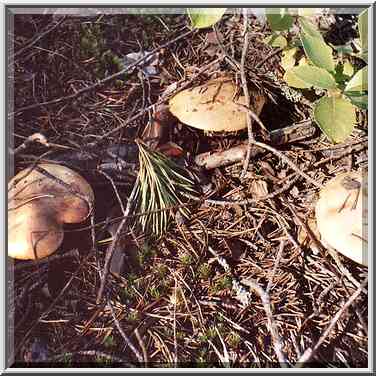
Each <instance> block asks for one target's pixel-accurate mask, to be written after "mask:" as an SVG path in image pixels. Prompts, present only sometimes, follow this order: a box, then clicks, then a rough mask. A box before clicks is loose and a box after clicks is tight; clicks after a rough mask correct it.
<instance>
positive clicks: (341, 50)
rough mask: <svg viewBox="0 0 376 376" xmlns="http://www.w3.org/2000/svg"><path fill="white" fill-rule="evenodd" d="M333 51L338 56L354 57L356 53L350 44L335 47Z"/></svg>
mask: <svg viewBox="0 0 376 376" xmlns="http://www.w3.org/2000/svg"><path fill="white" fill-rule="evenodd" d="M333 49H334V50H336V51H337V52H338V54H348V55H352V54H353V53H354V50H353V48H352V46H351V45H349V44H344V45H341V46H333Z"/></svg>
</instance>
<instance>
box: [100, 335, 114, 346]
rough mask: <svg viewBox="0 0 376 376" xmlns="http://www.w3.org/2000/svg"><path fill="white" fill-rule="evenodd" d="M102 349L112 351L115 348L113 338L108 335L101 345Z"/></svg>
mask: <svg viewBox="0 0 376 376" xmlns="http://www.w3.org/2000/svg"><path fill="white" fill-rule="evenodd" d="M103 345H104V347H105V348H106V349H112V348H114V347H115V346H116V341H115V338H114V337H113V336H112V335H109V336H107V337H106V339H105V340H104V343H103Z"/></svg>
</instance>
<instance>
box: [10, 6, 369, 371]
mask: <svg viewBox="0 0 376 376" xmlns="http://www.w3.org/2000/svg"><path fill="white" fill-rule="evenodd" d="M54 22H57V21H56V20H54V19H53V18H52V17H51V16H40V15H33V16H31V15H29V16H27V15H17V16H16V17H15V29H14V34H13V35H12V38H13V40H14V45H15V51H17V50H19V49H21V48H23V46H25V45H27V44H28V41H30V40H31V38H34V37H35V36H36V35H39V34H41V33H42V32H43V31H44V30H47V29H49V27H51V26H52V25H53V24H54ZM186 24H187V18H186V17H185V16H160V17H159V18H158V17H154V16H130V15H119V16H114V15H113V16H98V17H92V18H78V17H66V19H64V20H63V22H61V23H60V24H59V25H58V26H57V27H55V28H54V29H53V30H51V31H49V33H48V34H47V35H45V36H43V37H42V38H41V39H40V40H39V41H38V42H37V43H35V44H34V45H32V46H30V47H29V48H26V49H25V50H24V51H22V52H21V53H19V54H18V55H16V56H15V62H14V87H15V103H14V110H15V111H17V110H18V109H19V108H21V107H23V106H28V105H30V104H33V103H38V102H44V101H47V100H51V99H55V98H60V97H64V96H66V95H70V94H73V93H75V91H77V90H80V89H82V88H84V87H86V86H90V85H93V84H94V83H95V82H96V81H97V80H98V79H101V78H103V77H104V76H106V75H109V74H111V73H114V72H116V71H117V70H118V66H117V65H116V64H117V63H116V58H115V59H114V58H113V56H123V55H126V54H128V53H131V52H137V51H139V49H140V48H142V49H144V50H151V49H153V48H156V47H158V46H160V45H162V44H163V43H165V42H166V41H168V40H172V39H173V38H175V37H177V36H178V35H180V34H182V33H183V32H186V31H187V28H186ZM93 25H96V26H95V27H94V26H93ZM84 28H85V30H86V31H85V30H84ZM250 28H251V30H252V33H251V35H250V40H249V48H248V56H247V59H246V64H245V67H244V68H245V70H246V72H247V78H248V80H249V82H253V83H254V84H256V85H258V86H260V87H263V88H264V89H265V91H266V93H267V95H269V97H273V98H274V99H275V100H276V104H272V103H270V104H269V105H268V106H267V107H266V108H265V111H264V112H263V115H262V121H263V123H264V124H265V125H266V126H268V127H271V128H274V129H275V128H281V127H282V126H284V125H287V124H291V123H292V122H294V121H300V120H304V119H307V118H308V117H309V111H308V108H307V107H306V106H305V105H304V104H301V103H298V104H292V103H290V102H288V101H287V100H286V99H284V97H283V96H282V95H281V94H280V90H279V88H278V87H277V86H276V85H275V83H274V82H273V81H270V80H269V79H268V78H267V77H266V75H265V73H267V72H270V71H272V72H273V73H274V74H275V75H276V76H277V77H278V76H280V73H281V68H280V66H279V59H280V58H279V56H278V55H274V56H272V57H271V58H270V59H268V60H267V61H265V62H264V63H263V64H262V66H260V67H258V68H257V70H255V69H254V67H255V66H256V65H257V64H258V63H260V62H261V61H263V60H264V58H265V56H266V55H268V54H270V53H271V52H272V50H271V49H270V48H269V47H267V46H266V45H264V44H263V43H262V39H263V38H264V37H265V35H266V33H267V30H266V29H265V28H263V27H262V26H260V25H259V24H258V23H257V22H256V20H255V19H252V20H251V23H250ZM87 30H90V33H91V34H90V35H91V38H93V40H94V42H93V43H92V44H93V45H91V46H89V47H87V48H86V49H84V48H83V38H84V37H86V39H88V37H87V33H88V31H87ZM218 31H219V33H220V35H221V36H222V45H223V46H222V47H218V46H217V44H216V40H215V33H213V32H211V30H210V29H209V30H206V31H201V32H199V33H196V34H194V35H192V37H189V38H186V39H184V40H181V41H179V42H178V43H175V44H172V45H170V46H169V47H168V48H165V49H163V50H161V51H159V53H158V59H159V66H158V70H159V74H158V75H156V76H152V77H149V78H148V77H145V76H142V74H141V73H139V74H137V72H133V73H129V74H126V75H125V76H124V78H121V79H117V80H115V81H111V82H109V83H107V84H106V85H104V86H103V87H100V88H97V89H96V90H93V91H90V92H88V93H86V94H85V95H83V96H82V97H80V98H77V99H76V100H75V101H73V102H66V103H61V104H60V103H59V104H57V105H52V106H45V107H38V108H35V109H33V110H30V111H25V112H23V113H21V114H18V115H17V116H15V117H14V130H13V131H12V132H11V136H12V137H13V138H14V144H15V145H14V147H17V146H19V145H20V144H22V142H23V141H24V140H25V139H26V138H27V137H29V136H30V135H31V134H33V133H35V132H41V133H42V134H43V135H45V137H46V138H47V139H48V142H49V148H46V147H45V146H43V145H31V146H29V147H28V148H26V149H25V150H23V151H22V153H21V152H20V153H18V154H17V155H16V156H15V170H16V171H18V170H19V169H21V168H23V167H24V166H25V164H29V163H30V161H34V160H35V159H39V158H53V156H54V155H56V154H57V153H58V152H62V151H64V152H68V154H70V155H73V156H74V158H75V157H77V161H78V159H79V157H80V156H82V153H83V152H84V151H86V152H90V153H92V154H93V155H94V156H95V158H103V152H102V150H103V151H104V150H105V149H106V147H107V146H109V145H113V144H117V143H119V142H126V143H132V142H133V141H134V140H135V139H136V138H138V137H140V136H141V135H142V132H143V130H144V128H145V126H146V124H147V122H148V120H149V119H150V117H151V116H152V115H153V114H152V112H150V111H148V110H145V109H148V108H150V106H151V105H153V104H154V103H157V102H159V101H160V95H161V94H162V93H163V92H164V91H165V89H166V88H167V87H168V86H169V85H171V84H174V83H176V82H177V83H178V86H182V85H187V86H188V85H191V84H198V83H200V82H204V81H205V80H206V79H207V78H209V77H212V76H214V75H218V74H222V73H224V72H232V73H235V72H234V70H233V66H232V65H231V62H230V61H229V59H226V57H225V56H224V55H223V54H222V50H221V48H223V47H224V48H225V49H226V51H227V54H229V55H230V56H231V58H234V59H235V60H237V61H240V57H241V53H242V43H243V35H242V16H241V12H239V14H235V15H234V16H231V17H229V16H228V17H226V18H225V20H224V21H222V22H221V23H220V24H219V26H218ZM93 35H94V36H93ZM89 39H90V38H89ZM94 45H95V46H94ZM106 51H111V53H112V55H113V56H112V55H111V53H108V52H107V56H110V57H109V58H108V59H107V60H105V59H103V54H104V53H105V52H106ZM111 56H112V58H111ZM215 60H217V63H213V64H211V63H212V62H213V61H215ZM209 64H211V65H209ZM207 65H209V67H208V68H207V69H206V70H202V67H204V66H207ZM137 114H140V115H139V116H138V118H137V119H136V120H134V121H131V122H129V119H131V118H132V117H134V116H135V115H137ZM122 125H124V126H123V127H121V128H120V130H118V131H116V132H112V131H113V130H114V129H117V128H119V127H120V126H122ZM253 132H254V136H255V138H256V139H257V138H258V137H260V135H259V134H258V133H257V128H255V129H254V130H253ZM109 133H110V134H109ZM104 134H109V135H108V136H106V137H105V138H103V135H104ZM163 137H165V138H167V139H168V140H169V141H172V142H174V143H176V144H178V145H179V146H181V147H182V148H183V149H184V151H185V152H187V153H189V154H190V155H191V156H192V155H193V156H194V155H196V154H197V153H199V152H203V151H207V150H221V149H224V148H229V147H230V146H232V145H236V144H237V143H238V142H239V140H240V139H241V140H244V139H246V137H247V134H246V132H241V133H240V134H238V135H229V136H227V135H226V136H222V135H219V136H214V135H212V136H210V135H204V134H203V133H202V132H200V131H196V130H193V129H188V127H185V126H181V125H174V124H172V126H171V127H170V128H168V129H164V136H163ZM355 141H356V142H359V143H358V145H361V146H363V148H360V147H355V146H353V147H351V146H344V145H341V148H340V149H338V148H337V149H336V148H333V146H332V145H330V144H328V143H326V142H325V141H324V140H323V139H322V138H321V137H320V134H316V135H315V136H314V137H312V138H310V139H309V140H305V141H302V142H300V143H296V144H292V145H284V146H282V147H281V148H280V149H279V150H280V151H281V152H283V153H284V155H286V156H287V157H289V158H290V160H292V161H293V162H294V163H295V164H296V165H297V166H298V167H299V168H300V169H301V170H303V171H305V172H306V173H307V174H309V175H310V176H311V178H313V179H314V180H315V181H316V182H317V183H319V184H321V183H323V182H325V181H326V180H327V178H329V177H331V176H333V175H334V174H336V173H337V172H339V171H340V170H343V169H348V168H349V167H352V168H359V167H360V166H362V167H364V166H367V160H366V154H365V151H366V148H367V122H366V120H364V119H363V120H362V119H361V120H360V123H359V126H358V128H357V131H356V132H354V134H353V136H352V137H351V139H350V141H349V143H348V144H349V145H350V144H351V143H352V142H355ZM93 142H95V143H96V145H95V148H94V149H90V150H89V151H88V150H87V149H85V147H86V146H87V145H88V144H90V143H93ZM46 151H47V152H48V153H47V154H45V153H46ZM80 153H81V154H80ZM74 158H73V163H75V162H74ZM93 158H94V157H93ZM325 158H327V159H325ZM98 160H99V159H98ZM188 161H189V159H188ZM131 162H132V161H131ZM180 162H181V161H180ZM180 162H179V163H180ZM133 163H136V166H137V161H134V160H133ZM77 164H78V165H79V170H80V171H81V172H82V173H83V174H84V175H85V176H87V177H88V178H89V179H90V181H91V182H92V184H93V187H94V189H95V192H96V213H95V217H94V218H92V222H93V223H94V224H95V227H93V228H91V231H90V230H88V229H90V227H91V226H90V223H89V222H88V223H86V224H82V225H80V226H76V227H69V228H67V233H66V237H65V241H64V244H63V247H62V249H60V250H59V253H58V255H59V256H61V257H59V256H58V257H56V258H55V259H52V260H51V261H49V262H48V263H29V264H28V265H29V266H27V267H20V266H19V265H21V263H16V265H17V269H16V271H15V283H14V290H13V291H12V294H13V297H14V299H11V302H13V304H14V309H15V332H14V336H15V348H16V353H15V356H16V365H22V364H23V363H22V362H24V361H25V359H27V356H26V355H25V354H27V353H28V351H30V346H31V345H32V344H33V343H34V342H35V340H36V338H39V339H40V340H41V341H43V342H44V343H45V344H47V346H48V353H47V360H48V362H49V363H48V364H50V365H51V364H53V365H55V366H63V367H64V366H70V365H74V366H77V367H79V366H85V365H88V364H89V365H90V366H93V367H95V366H96V367H103V366H116V367H119V366H127V365H134V366H149V367H175V366H178V367H182V366H191V367H215V366H219V367H222V366H230V367H250V368H255V367H280V366H281V364H280V363H279V362H280V361H281V358H280V357H278V348H279V346H280V352H281V354H282V355H283V356H284V358H285V360H286V364H282V365H287V366H295V365H299V361H301V360H302V359H301V357H302V356H303V354H304V352H305V351H306V350H307V349H310V348H313V347H314V346H315V344H316V343H317V342H318V341H319V339H320V336H322V335H323V334H324V333H325V330H326V329H327V328H328V326H329V325H330V324H331V323H333V324H335V325H333V327H332V328H331V330H330V331H329V333H327V335H326V337H325V338H323V342H322V344H321V345H320V346H319V348H318V349H316V350H315V354H313V356H312V358H310V359H309V360H308V361H306V362H305V363H304V366H307V367H309V366H318V367H347V366H353V367H366V366H367V361H368V350H367V349H368V334H367V293H366V291H365V290H364V289H363V290H359V285H360V284H361V283H362V281H363V280H364V279H365V277H366V275H367V269H366V268H363V267H360V266H358V265H356V264H354V263H351V262H350V261H347V260H345V259H343V258H339V259H338V260H334V259H333V258H332V257H331V256H330V254H329V253H328V252H327V251H326V250H325V249H324V248H323V249H321V250H319V251H317V252H313V251H312V250H311V249H310V248H309V247H307V246H306V245H304V244H300V242H299V241H298V233H299V230H300V227H301V225H300V223H301V221H303V222H305V221H306V219H307V218H308V216H309V215H310V214H311V213H312V211H313V203H314V200H315V195H316V193H317V188H316V187H314V186H312V185H311V184H310V183H309V182H307V181H306V180H305V179H304V178H300V179H298V180H297V182H296V183H295V184H293V187H292V188H291V189H289V190H288V191H286V192H285V193H282V194H280V195H278V196H277V197H275V198H273V199H270V200H265V201H260V202H257V203H255V204H253V205H231V206H226V205H224V206H218V205H212V204H208V203H205V202H204V201H202V202H201V203H199V204H196V205H194V206H193V207H191V216H190V218H189V219H184V218H176V220H175V221H172V222H171V223H170V225H169V227H168V229H167V232H166V233H165V235H164V236H163V237H161V238H160V239H158V240H155V239H153V238H151V237H150V238H149V237H147V236H145V235H144V234H142V233H140V232H137V229H133V228H132V227H131V226H126V231H125V233H124V234H123V236H122V239H123V240H124V242H123V244H125V245H124V247H125V248H126V252H127V254H128V262H127V265H126V270H125V271H124V273H123V274H122V275H112V274H110V275H109V277H108V279H107V283H106V288H105V294H104V297H105V299H104V301H103V302H101V303H100V304H97V303H96V297H97V293H98V288H99V285H100V282H101V270H102V268H103V263H104V257H105V253H106V248H107V247H108V243H102V244H99V243H98V241H99V240H102V239H104V238H106V237H108V233H107V232H106V223H105V221H106V220H108V219H109V213H110V210H111V207H113V206H115V207H116V206H119V202H118V199H117V197H116V195H115V194H114V190H113V186H112V185H111V184H110V183H109V181H108V180H106V179H104V178H103V176H101V175H100V174H98V173H96V171H95V168H93V169H91V170H90V171H89V170H87V169H86V170H85V168H84V167H82V165H80V162H79V161H78V162H77ZM241 171H242V163H239V164H235V165H232V166H229V167H224V168H220V169H216V170H214V171H210V172H201V175H202V185H210V186H211V191H210V192H211V193H210V198H213V199H231V200H244V199H247V198H251V197H254V194H255V192H254V191H252V188H251V187H252V184H251V183H252V182H253V181H256V182H257V181H264V182H266V184H267V187H268V191H269V192H273V191H274V190H276V189H278V188H279V187H280V186H281V184H285V183H286V182H288V181H289V179H292V175H291V174H293V173H294V171H293V170H291V169H290V168H289V167H288V166H286V165H285V164H284V163H282V162H281V160H279V159H278V158H277V157H276V156H275V155H273V154H272V153H270V152H267V151H266V152H265V153H264V154H263V155H261V156H260V157H257V159H255V160H254V161H251V163H250V166H249V168H248V172H247V174H246V176H244V177H243V178H240V176H241ZM133 172H137V171H133ZM120 175H121V174H120ZM290 175H291V176H290ZM134 178H135V176H134V175H132V174H123V175H121V176H116V177H115V178H114V183H115V185H116V187H117V190H118V193H119V196H120V197H121V199H122V201H123V202H126V198H127V196H128V195H129V193H130V191H131V187H132V184H133V182H134ZM298 218H300V221H299V220H298ZM92 238H94V239H95V243H94V244H93V243H92ZM72 249H78V252H71V253H69V254H68V255H67V256H66V257H64V255H65V254H66V253H67V252H70V251H71V250H72ZM209 249H212V250H213V251H214V254H213V253H212V252H210V251H209ZM341 263H342V264H343V265H342V266H341ZM344 269H345V270H346V271H347V273H348V274H350V275H351V276H352V278H351V279H349V278H348V276H346V275H344V274H343V270H344ZM244 280H246V281H247V280H248V281H250V280H251V281H252V283H256V284H257V286H258V287H259V288H260V289H261V290H262V292H263V293H265V296H264V297H267V298H268V300H269V301H268V302H266V303H267V304H265V301H263V300H262V293H260V291H261V290H257V289H253V288H252V286H254V285H252V283H251V287H247V286H246V284H243V285H242V288H240V287H239V283H241V281H244ZM45 286H48V291H47V290H46V289H43V288H42V287H45ZM358 290H359V292H358V295H356V296H355V297H354V299H355V303H354V304H352V305H351V306H349V307H348V309H346V310H345V311H343V312H341V315H340V316H339V318H338V320H337V321H336V322H335V323H334V322H333V320H334V318H335V315H336V314H337V312H338V311H339V310H341V309H342V307H344V305H345V304H346V302H348V301H349V299H351V297H352V296H353V294H354V293H356V292H357V291H358ZM361 291H362V292H361ZM360 292H361V293H360ZM268 309H269V310H270V311H271V313H272V316H268V314H267V311H268ZM271 324H272V325H271ZM271 326H273V328H274V335H273V331H271ZM119 327H120V328H121V330H119ZM276 336H277V338H276ZM278 337H279V338H278ZM130 343H131V344H132V346H133V350H132V348H131V347H130V346H129V344H130ZM140 357H141V358H142V359H143V362H142V363H141V364H140V362H139V360H140ZM303 360H304V358H303ZM297 362H298V364H297ZM40 364H42V363H40ZM40 364H39V365H40ZM39 365H38V366H39ZM42 365H43V364H42Z"/></svg>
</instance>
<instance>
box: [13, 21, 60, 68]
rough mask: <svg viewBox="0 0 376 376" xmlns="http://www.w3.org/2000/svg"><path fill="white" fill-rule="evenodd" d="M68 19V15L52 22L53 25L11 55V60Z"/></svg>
mask: <svg viewBox="0 0 376 376" xmlns="http://www.w3.org/2000/svg"><path fill="white" fill-rule="evenodd" d="M65 20H66V16H64V17H62V18H61V19H60V20H59V21H58V22H56V23H55V22H52V23H53V25H52V26H51V27H48V28H47V29H46V30H45V31H44V32H42V33H41V34H39V35H37V36H36V37H35V38H34V39H32V40H31V41H30V42H29V43H28V44H26V45H25V46H24V47H22V48H20V49H19V50H18V51H17V52H15V53H14V54H13V55H10V56H9V60H10V62H13V60H14V58H15V57H17V56H18V55H20V54H22V53H23V52H24V51H25V50H27V49H28V48H30V47H32V46H34V45H35V43H37V42H38V41H39V40H41V39H42V38H43V37H44V36H46V35H47V34H48V33H50V32H51V31H52V30H54V29H56V28H57V27H58V26H59V25H60V24H62V23H63V22H64V21H65ZM48 26H49V25H48Z"/></svg>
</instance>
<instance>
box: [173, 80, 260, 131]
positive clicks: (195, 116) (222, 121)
mask: <svg viewBox="0 0 376 376" xmlns="http://www.w3.org/2000/svg"><path fill="white" fill-rule="evenodd" d="M237 94H238V88H237V86H236V85H235V84H234V83H233V81H232V80H231V79H228V78H221V79H214V80H211V81H209V82H207V83H206V84H205V85H202V86H198V87H195V88H192V89H187V90H183V91H181V92H179V93H178V94H176V95H175V96H174V97H173V98H172V99H171V100H170V103H169V108H170V112H171V113H172V114H173V115H174V116H176V117H177V118H178V119H179V120H180V121H181V122H182V123H184V124H187V125H190V126H192V127H194V128H199V129H203V130H206V131H215V132H223V131H225V132H233V131H238V130H240V129H244V128H246V127H247V113H246V112H245V111H244V109H242V107H241V106H239V104H240V105H243V106H244V105H245V103H246V101H245V97H244V96H238V95H237ZM250 96H251V107H252V109H253V111H255V113H256V114H257V115H259V114H260V112H261V110H262V107H263V106H264V104H265V97H264V96H263V95H262V94H260V93H257V92H256V91H250Z"/></svg>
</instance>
